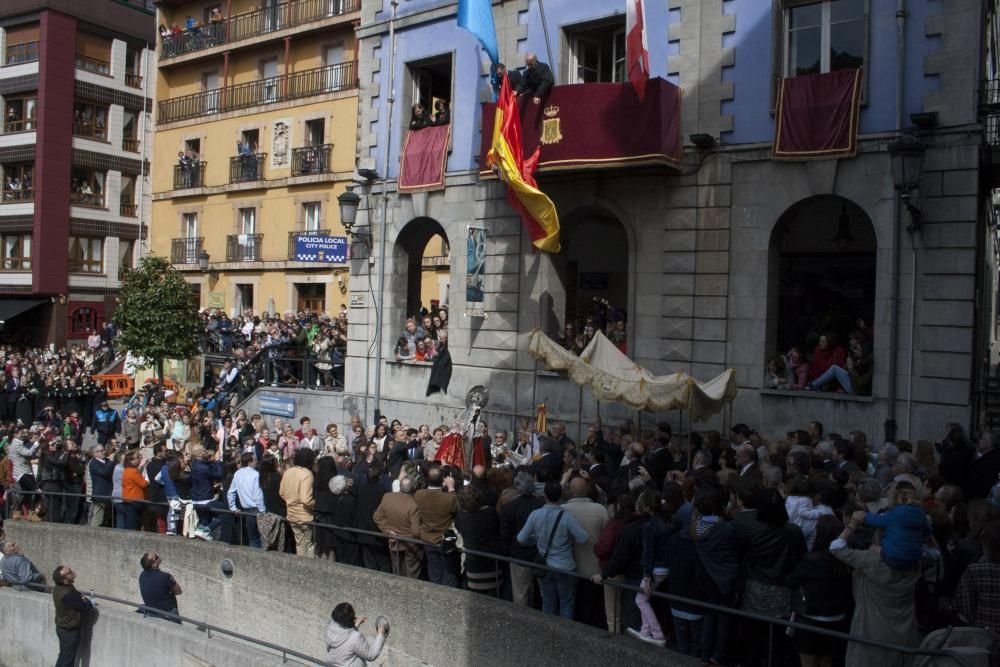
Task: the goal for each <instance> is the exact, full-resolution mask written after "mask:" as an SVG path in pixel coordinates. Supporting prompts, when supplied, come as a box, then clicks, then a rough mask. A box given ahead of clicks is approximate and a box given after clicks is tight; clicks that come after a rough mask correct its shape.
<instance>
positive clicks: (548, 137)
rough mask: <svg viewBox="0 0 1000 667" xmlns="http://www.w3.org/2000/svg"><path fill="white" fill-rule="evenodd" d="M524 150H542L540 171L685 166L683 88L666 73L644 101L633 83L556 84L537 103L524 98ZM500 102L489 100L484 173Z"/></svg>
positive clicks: (649, 86)
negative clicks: (682, 114) (495, 116)
mask: <svg viewBox="0 0 1000 667" xmlns="http://www.w3.org/2000/svg"><path fill="white" fill-rule="evenodd" d="M518 102H519V104H520V108H521V138H522V140H521V143H522V144H523V148H524V155H531V154H532V153H534V152H535V148H541V150H540V151H539V159H538V170H537V171H539V172H545V171H564V170H570V169H607V168H614V167H632V166H640V165H647V166H648V165H660V166H668V167H674V168H677V167H678V166H679V165H680V160H681V155H682V145H681V140H680V125H681V91H680V88H678V87H677V86H675V85H674V84H672V83H670V82H669V81H665V80H663V79H660V78H655V79H650V80H649V81H648V82H647V84H646V96H645V98H644V99H643V100H642V101H641V102H640V101H639V98H638V96H637V95H636V93H635V89H634V88H633V87H632V84H630V83H579V84H573V85H568V86H555V87H553V88H552V91H551V93H550V94H549V96H548V98H546V99H545V100H543V101H542V103H541V104H535V103H534V102H532V100H531V96H530V95H526V96H524V97H522V98H521V99H520V100H518ZM495 112H496V105H495V104H492V103H487V104H484V105H483V125H482V127H483V133H482V141H481V143H480V148H479V174H480V176H492V175H493V172H492V171H491V170H490V168H489V167H488V166H487V164H486V154H487V153H488V152H489V150H490V142H491V141H492V139H493V133H492V132H491V131H490V128H492V127H493V116H494V114H495Z"/></svg>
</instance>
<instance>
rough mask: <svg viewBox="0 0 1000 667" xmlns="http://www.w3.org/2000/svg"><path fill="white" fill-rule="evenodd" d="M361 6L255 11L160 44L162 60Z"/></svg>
mask: <svg viewBox="0 0 1000 667" xmlns="http://www.w3.org/2000/svg"><path fill="white" fill-rule="evenodd" d="M360 6H361V2H360V0H295V1H294V2H282V3H278V4H276V5H273V6H271V7H266V8H262V9H255V10H253V11H250V12H245V13H243V14H237V15H236V16H231V17H229V18H228V19H224V20H222V21H219V22H216V23H208V24H207V25H204V26H202V27H200V28H196V29H193V30H185V31H183V32H181V33H179V34H176V35H169V36H168V37H166V38H165V39H163V40H162V41H161V42H160V60H163V59H165V58H173V57H175V56H180V55H183V54H185V53H192V52H194V51H200V50H202V49H208V48H211V47H213V46H218V45H220V44H228V43H230V42H238V41H240V40H242V39H247V38H249V37H257V36H259V35H265V34H267V33H269V32H274V31H275V30H282V29H284V28H291V27H294V26H299V25H303V24H305V23H309V22H311V21H318V20H321V19H325V18H330V17H333V16H340V15H342V14H349V13H351V12H355V11H357V10H358V8H359V7H360Z"/></svg>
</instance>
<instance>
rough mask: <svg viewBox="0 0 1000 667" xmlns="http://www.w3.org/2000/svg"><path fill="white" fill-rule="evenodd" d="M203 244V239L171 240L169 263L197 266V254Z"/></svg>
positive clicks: (201, 237) (200, 237)
mask: <svg viewBox="0 0 1000 667" xmlns="http://www.w3.org/2000/svg"><path fill="white" fill-rule="evenodd" d="M204 244H205V237H203V236H199V237H194V236H192V237H189V238H183V239H173V240H172V241H171V243H170V261H171V263H173V264H197V263H198V254H199V253H200V252H201V249H202V247H203V246H204Z"/></svg>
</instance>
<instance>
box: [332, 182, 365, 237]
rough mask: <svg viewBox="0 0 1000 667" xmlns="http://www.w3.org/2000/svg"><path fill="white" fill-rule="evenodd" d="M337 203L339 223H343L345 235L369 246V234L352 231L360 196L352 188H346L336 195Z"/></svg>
mask: <svg viewBox="0 0 1000 667" xmlns="http://www.w3.org/2000/svg"><path fill="white" fill-rule="evenodd" d="M337 205H338V206H339V207H340V223H341V224H342V225H344V231H346V232H347V235H348V236H350V237H351V240H352V241H357V242H358V243H361V244H362V245H364V246H367V247H368V248H371V247H372V236H371V234H366V233H364V232H356V231H354V223H355V221H356V220H357V218H358V207H359V206H360V205H361V197H360V196H358V194H357V193H355V192H354V190H353V189H351V188H347V189H346V190H344V191H343V192H342V193H340V195H339V196H338V197H337Z"/></svg>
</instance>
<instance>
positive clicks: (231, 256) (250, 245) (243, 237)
mask: <svg viewBox="0 0 1000 667" xmlns="http://www.w3.org/2000/svg"><path fill="white" fill-rule="evenodd" d="M263 240H264V235H263V234H230V235H229V236H227V237H226V261H227V262H260V261H262V260H261V255H260V245H261V241H263Z"/></svg>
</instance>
